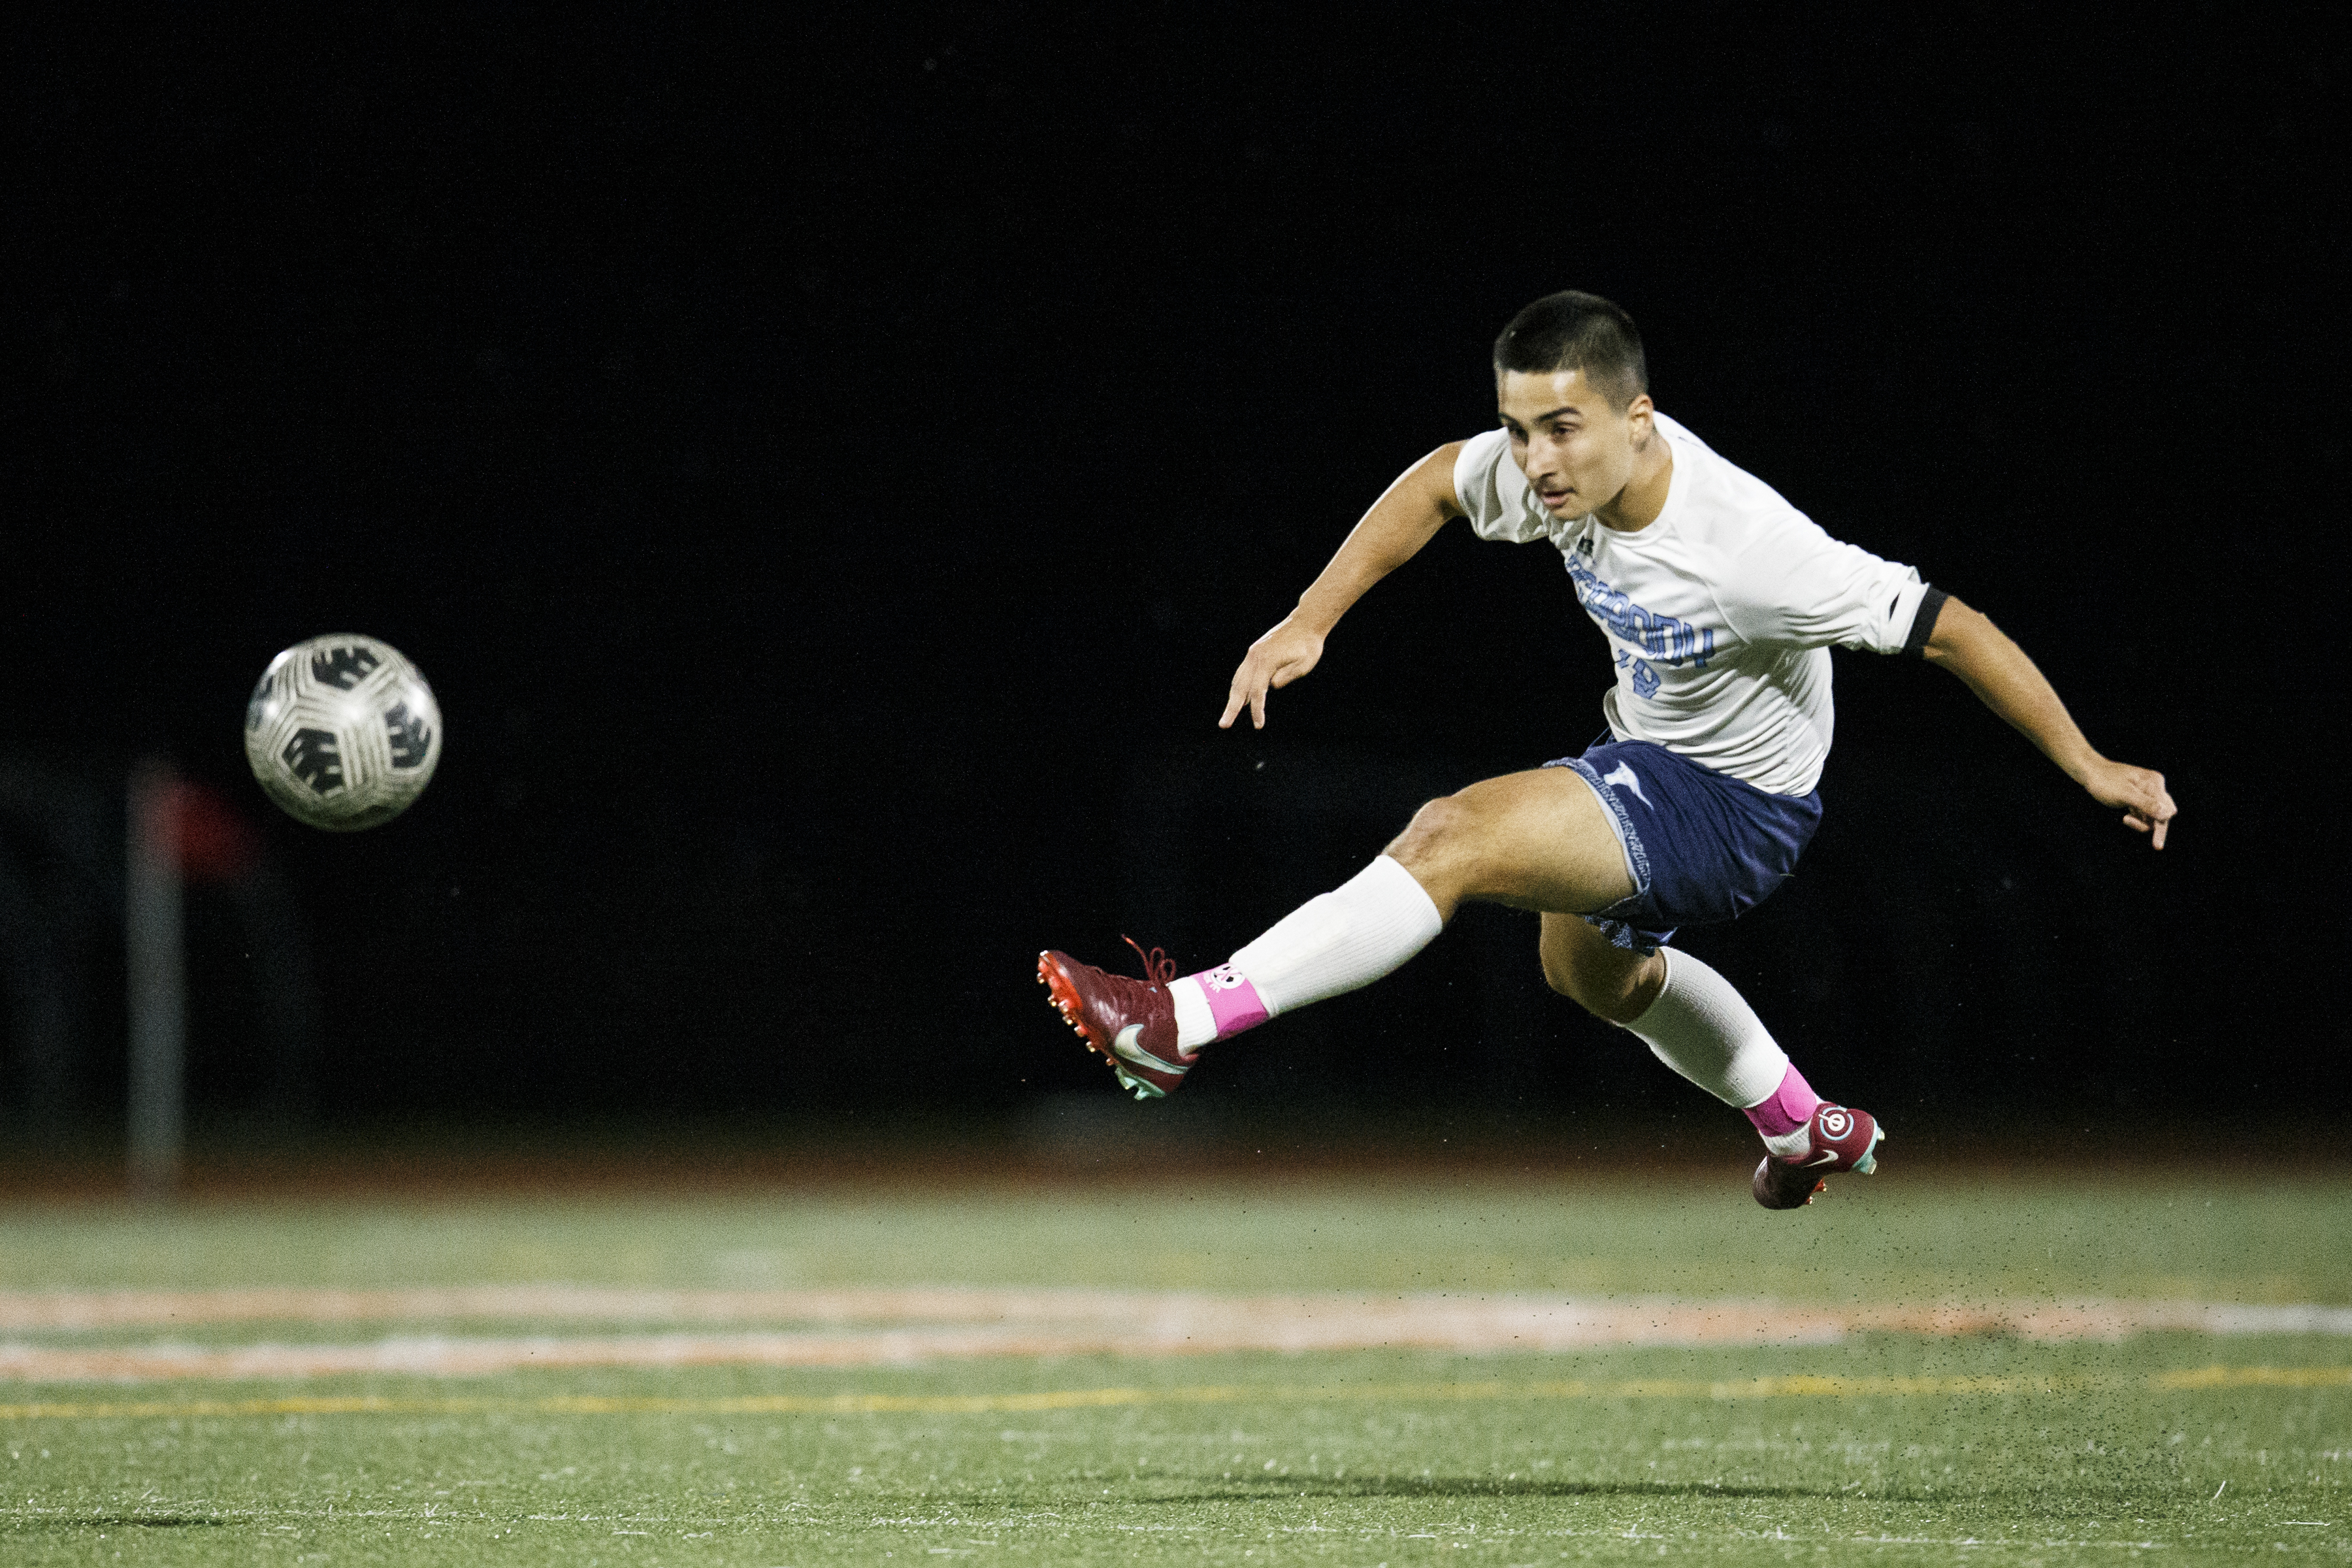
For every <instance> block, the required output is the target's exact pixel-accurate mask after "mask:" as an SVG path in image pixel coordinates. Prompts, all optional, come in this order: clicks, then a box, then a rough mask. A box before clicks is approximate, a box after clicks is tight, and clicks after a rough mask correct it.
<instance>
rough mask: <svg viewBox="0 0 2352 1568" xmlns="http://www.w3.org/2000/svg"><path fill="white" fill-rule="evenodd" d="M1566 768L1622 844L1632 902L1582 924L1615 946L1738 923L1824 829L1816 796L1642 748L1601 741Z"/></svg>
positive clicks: (1646, 947) (1648, 944)
mask: <svg viewBox="0 0 2352 1568" xmlns="http://www.w3.org/2000/svg"><path fill="white" fill-rule="evenodd" d="M1544 766H1546V767H1548V768H1574V769H1575V770H1576V771H1577V773H1578V775H1579V776H1580V777H1581V778H1582V779H1583V780H1584V782H1585V783H1586V784H1591V786H1592V793H1593V794H1595V795H1599V796H1600V797H1601V805H1605V806H1607V807H1608V808H1609V815H1610V816H1611V817H1612V820H1613V821H1614V823H1615V826H1616V828H1617V837H1618V838H1619V840H1620V841H1621V842H1622V843H1623V845H1624V846H1625V865H1626V868H1628V869H1629V870H1631V871H1632V872H1633V897H1632V898H1629V899H1621V900H1618V901H1617V902H1616V903H1613V904H1612V905H1610V906H1609V907H1608V908H1607V909H1605V910H1601V911H1600V912H1599V913H1598V914H1590V915H1587V916H1585V917H1584V918H1585V919H1586V920H1587V921H1591V923H1592V924H1593V925H1594V926H1596V927H1598V928H1599V929H1600V930H1601V931H1602V932H1603V933H1604V934H1606V935H1607V936H1608V938H1609V940H1610V941H1611V942H1614V943H1616V944H1617V945H1618V946H1619V947H1622V948H1630V949H1632V950H1633V952H1656V951H1657V949H1658V948H1660V947H1662V946H1664V944H1665V943H1666V942H1668V941H1670V940H1671V939H1672V938H1673V936H1674V934H1675V928H1676V927H1677V926H1685V925H1707V924H1710V923H1716V922H1720V921H1732V920H1738V918H1739V917H1740V916H1741V915H1744V914H1746V913H1747V912H1748V910H1752V909H1754V908H1755V907H1756V906H1757V905H1759V904H1760V903H1762V902H1763V901H1764V900H1766V899H1769V898H1770V897H1771V896H1772V894H1773V892H1774V891H1775V890H1776V889H1779V887H1780V884H1781V883H1783V882H1785V881H1787V880H1788V879H1790V877H1792V876H1794V875H1795V874H1796V870H1797V857H1798V856H1800V855H1801V854H1803V853H1804V849H1805V846H1806V845H1807V844H1810V843H1811V842H1812V837H1813V829H1815V828H1817V827H1819V826H1821V825H1822V792H1821V791H1820V790H1818V789H1817V790H1815V791H1813V793H1812V794H1811V795H1773V794H1771V793H1769V791H1765V790H1760V789H1758V788H1757V787H1756V786H1755V785H1754V784H1746V783H1743V782H1741V781H1740V780H1738V779H1736V778H1733V777H1732V776H1731V775H1730V774H1728V773H1717V772H1716V771H1715V770H1714V769H1713V768H1709V767H1703V766H1701V765H1700V764H1698V763H1694V762H1692V761H1690V760H1689V759H1688V758H1686V757H1680V756H1676V755H1675V753H1674V752H1670V751H1668V750H1666V749H1665V748H1664V746H1659V745H1654V744H1652V743H1651V742H1647V741H1618V740H1612V739H1611V738H1610V737H1608V736H1606V735H1603V736H1602V737H1601V739H1600V740H1599V741H1596V742H1593V743H1592V745H1591V746H1590V747H1589V748H1587V749H1586V751H1585V753H1584V755H1582V756H1580V757H1562V758H1560V759H1559V761H1558V762H1555V763H1545V764H1544Z"/></svg>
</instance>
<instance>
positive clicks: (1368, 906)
mask: <svg viewBox="0 0 2352 1568" xmlns="http://www.w3.org/2000/svg"><path fill="white" fill-rule="evenodd" d="M1444 929H1445V921H1444V920H1442V919H1441V918H1439V916H1438V913H1437V906H1436V905H1435V904H1433V903H1432V902H1431V901H1430V898H1429V895H1428V894H1427V893H1426V892H1424V891H1423V890H1422V886H1421V884H1420V883H1419V882H1416V881H1414V880H1413V878H1412V872H1410V871H1408V870H1406V869H1405V868H1403V867H1402V866H1401V865H1399V864H1398V863H1397V862H1396V861H1394V860H1391V859H1390V858H1388V857H1387V856H1385V855H1383V856H1381V857H1380V858H1378V859H1376V860H1374V861H1373V862H1372V863H1371V864H1370V865H1369V866H1367V867H1365V868H1363V869H1362V870H1360V871H1359V872H1357V873H1356V874H1355V876H1354V877H1352V878H1350V879H1349V880H1347V881H1346V882H1344V883H1342V884H1340V885H1339V887H1337V888H1334V889H1332V890H1331V891H1329V892H1328V893H1325V894H1324V895H1323V896H1322V897H1320V898H1316V899H1309V900H1307V902H1305V903H1303V904H1301V905H1299V906H1298V908H1297V909H1295V910H1291V911H1290V913H1288V914H1286V915H1285V916H1283V918H1282V919H1280V920H1279V921H1276V922H1275V923H1274V925H1273V926H1272V927H1270V928H1269V929H1268V930H1267V931H1266V933H1265V935H1264V936H1261V937H1259V938H1258V939H1257V940H1256V941H1255V942H1251V943H1250V944H1249V945H1248V946H1247V947H1244V948H1243V949H1242V950H1241V951H1240V952H1236V953H1234V956H1233V967H1234V969H1236V970H1239V971H1240V972H1241V973H1242V974H1243V975H1244V977H1245V978H1246V979H1247V980H1248V982H1249V984H1251V985H1253V986H1255V987H1256V991H1257V999H1258V1001H1259V1002H1260V1003H1261V1004H1262V1005H1264V1006H1265V1016H1267V1017H1269V1018H1271V1017H1276V1016H1279V1015H1281V1014H1284V1013H1287V1012H1289V1011H1290V1010H1291V1009H1293V1008H1295V1007H1304V1006H1306V1005H1307V1004H1308V1003H1310V1002H1320V1001H1322V1000H1323V999H1324V998H1326V997H1328V996H1337V995H1339V994H1340V993H1341V992H1343V991H1353V990H1356V989H1357V988H1359V987H1360V986H1365V985H1370V984H1371V983H1372V982H1373V981H1375V980H1378V979H1379V978H1380V977H1381V975H1383V974H1386V973H1389V972H1390V971H1391V970H1392V969H1395V968H1397V967H1398V966H1399V965H1401V964H1402V963H1404V961H1405V960H1407V959H1409V958H1411V957H1412V955H1413V954H1414V953H1416V952H1420V951H1421V950H1422V949H1423V948H1424V947H1427V946H1428V945H1429V943H1430V941H1431V939H1433V937H1435V936H1436V935H1437V933H1438V932H1439V931H1443V930H1444ZM1171 990H1173V991H1174V993H1175V1000H1176V1031H1177V1033H1176V1044H1177V1047H1178V1048H1179V1049H1181V1050H1187V1051H1190V1050H1197V1049H1199V1048H1200V1047H1202V1046H1204V1045H1207V1044H1208V1043H1209V1042H1210V1041H1211V1040H1213V1039H1214V1038H1216V1026H1215V1024H1214V1022H1213V1019H1212V1018H1211V1016H1210V1011H1209V1005H1208V1003H1207V1002H1206V1001H1205V1000H1204V999H1203V998H1202V995H1201V994H1200V991H1199V988H1198V986H1197V985H1193V986H1187V985H1185V984H1184V983H1183V982H1181V981H1180V982H1178V983H1177V984H1176V985H1175V986H1173V987H1171ZM1188 993H1189V994H1188Z"/></svg>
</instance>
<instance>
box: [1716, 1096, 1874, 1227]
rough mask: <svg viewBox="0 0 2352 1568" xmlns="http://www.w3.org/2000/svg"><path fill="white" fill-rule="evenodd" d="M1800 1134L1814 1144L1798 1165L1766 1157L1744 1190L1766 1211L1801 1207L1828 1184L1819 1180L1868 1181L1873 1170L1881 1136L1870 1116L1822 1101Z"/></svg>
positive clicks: (1793, 1161) (1863, 1111)
mask: <svg viewBox="0 0 2352 1568" xmlns="http://www.w3.org/2000/svg"><path fill="white" fill-rule="evenodd" d="M1805 1131H1806V1132H1807V1133H1808V1134H1809V1135H1810V1136H1811V1139H1812V1141H1813V1147H1812V1152H1811V1153H1809V1154H1807V1155H1805V1156H1804V1157H1803V1158H1802V1159H1799V1160H1782V1159H1780V1158H1777V1157H1776V1156H1774V1155H1770V1154H1767V1155H1765V1156H1764V1163H1762V1164H1760V1165H1759V1166H1757V1167H1756V1179H1755V1181H1754V1182H1752V1183H1750V1184H1749V1186H1750V1189H1751V1190H1752V1191H1753V1192H1754V1193H1755V1194H1756V1201H1757V1202H1758V1203H1759V1204H1762V1205H1764V1206H1765V1207H1766V1208H1768V1209H1801V1208H1803V1207H1804V1206H1805V1205H1807V1204H1809V1203H1811V1202H1812V1201H1813V1194H1815V1193H1818V1192H1820V1191H1821V1190H1822V1188H1823V1187H1825V1186H1827V1185H1828V1183H1827V1182H1825V1181H1823V1180H1822V1177H1824V1176H1834V1175H1836V1174H1837V1173H1839V1172H1841V1171H1852V1172H1853V1173H1855V1174H1857V1175H1864V1176H1867V1175H1871V1174H1874V1173H1875V1172H1876V1171H1877V1169H1878V1145H1879V1143H1880V1142H1881V1141H1882V1140H1884V1139H1885V1136H1886V1134H1885V1132H1883V1131H1880V1130H1879V1126H1878V1119H1877V1118H1876V1117H1874V1116H1873V1115H1871V1113H1870V1112H1869V1111H1867V1110H1854V1109H1853V1108H1852V1107H1851V1106H1844V1105H1832V1104H1831V1103H1830V1102H1829V1101H1827V1100H1823V1101H1822V1103H1821V1104H1819V1105H1817V1106H1815V1107H1813V1114H1812V1116H1811V1119H1810V1120H1809V1121H1806V1123H1805Z"/></svg>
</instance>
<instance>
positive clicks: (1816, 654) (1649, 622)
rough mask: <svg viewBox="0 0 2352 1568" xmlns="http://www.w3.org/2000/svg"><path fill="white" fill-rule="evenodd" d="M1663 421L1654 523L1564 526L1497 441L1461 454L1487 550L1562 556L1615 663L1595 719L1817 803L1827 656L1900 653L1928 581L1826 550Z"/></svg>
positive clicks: (1774, 499)
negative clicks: (1665, 478) (1664, 475)
mask: <svg viewBox="0 0 2352 1568" xmlns="http://www.w3.org/2000/svg"><path fill="white" fill-rule="evenodd" d="M1654 420H1655V425H1656V428H1657V430H1658V432H1659V433H1660V434H1661V435H1663V436H1664V437H1665V438H1666V439H1667V440H1668V441H1669V442H1671V443H1672V444H1673V445H1672V450H1673V454H1674V459H1675V468H1674V477H1673V479H1672V480H1671V481H1670V482H1669V484H1668V487H1667V490H1666V504H1665V508H1664V510H1662V511H1660V512H1659V513H1658V516H1657V520H1656V521H1654V522H1652V523H1651V524H1650V525H1649V526H1648V527H1647V528H1643V529H1639V530H1637V531H1633V532H1631V533H1627V532H1621V531H1618V530H1615V529H1612V528H1606V527H1603V526H1602V525H1601V523H1600V521H1597V520H1596V519H1594V518H1592V517H1591V516H1590V515H1587V516H1584V517H1580V518H1573V519H1560V518H1554V517H1553V516H1552V515H1551V514H1550V513H1549V512H1548V511H1546V510H1544V507H1543V503H1542V502H1541V501H1539V500H1537V499H1536V497H1535V494H1534V492H1533V491H1532V490H1531V489H1529V488H1528V480H1527V476H1526V475H1525V474H1523V473H1521V472H1520V471H1519V466H1518V464H1517V463H1516V462H1514V461H1512V459H1511V447H1510V437H1509V435H1508V433H1507V432H1506V431H1502V430H1489V431H1487V432H1486V434H1484V435H1482V436H1477V437H1473V438H1471V439H1470V440H1468V441H1465V442H1464V443H1463V446H1462V456H1461V457H1460V458H1459V459H1458V460H1456V462H1455V463H1454V494H1455V495H1456V496H1457V497H1459V498H1460V500H1461V502H1462V509H1463V510H1464V511H1465V512H1467V513H1468V514H1469V517H1470V526H1471V527H1472V528H1474V529H1475V530H1476V531H1477V532H1478V537H1480V538H1481V539H1499V540H1506V541H1508V542H1512V543H1515V544H1524V543H1528V542H1532V541H1534V540H1538V539H1548V540H1549V541H1551V542H1552V543H1553V544H1554V545H1555V546H1556V547H1558V549H1559V552H1560V555H1561V557H1562V558H1563V559H1564V560H1565V561H1566V562H1567V563H1568V574H1569V576H1570V578H1571V579H1573V580H1574V582H1575V584H1576V596H1577V598H1578V600H1579V601H1580V602H1581V603H1582V604H1583V605H1584V609H1585V613H1586V614H1587V615H1589V616H1591V617H1592V621H1593V624H1594V625H1595V626H1599V627H1600V628H1601V632H1602V634H1603V635H1604V636H1606V637H1608V639H1609V647H1610V651H1611V652H1612V654H1613V655H1614V656H1615V657H1616V660H1617V685H1616V687H1615V689H1613V690H1612V691H1611V692H1610V693H1609V695H1608V697H1607V698H1606V699H1604V700H1602V702H1601V710H1602V711H1603V712H1604V713H1605V714H1607V716H1608V719H1609V728H1610V731H1611V732H1612V733H1613V734H1614V735H1615V736H1616V737H1617V739H1619V740H1621V741H1650V742H1655V743H1656V744H1658V745H1661V746H1664V747H1665V748H1666V749H1667V750H1668V751H1670V752H1677V753H1679V754H1680V755H1682V756H1685V757H1688V758H1690V759H1691V761H1693V762H1695V763H1702V764H1704V765H1705V766H1707V767H1710V768H1713V769H1715V770H1716V771H1717V773H1729V774H1730V775H1731V776H1732V777H1734V778H1736V779H1744V780H1746V781H1747V782H1748V783H1749V784H1754V785H1755V786H1756V787H1757V788H1759V789H1761V790H1769V791H1770V792H1771V793H1772V794H1774V795H1809V794H1811V792H1812V789H1813V786H1814V785H1815V784H1818V783H1819V782H1820V780H1821V776H1822V764H1823V763H1826V762H1827V761H1828V760H1829V754H1830V733H1831V730H1832V725H1833V722H1834V718H1835V710H1834V708H1833V706H1832V702H1831V700H1830V655H1829V648H1830V645H1831V644H1832V643H1836V644H1839V645H1841V646H1843V647H1862V648H1869V649H1871V650H1872V651H1873V652H1876V653H1900V652H1901V651H1903V647H1904V645H1905V642H1906V638H1907V637H1909V636H1910V633H1911V624H1912V621H1913V619H1914V618H1915V617H1916V616H1917V615H1918V612H1919V602H1920V600H1921V599H1922V598H1923V597H1924V596H1925V595H1926V594H1927V585H1926V584H1924V583H1922V582H1921V581H1920V580H1919V574H1918V573H1917V572H1916V571H1914V570H1913V569H1912V568H1910V567H1908V566H1904V565H1898V564H1896V563H1894V562H1891V561H1882V560H1880V559H1879V558H1878V557H1877V556H1875V555H1873V554H1871V553H1870V552H1868V551H1866V550H1861V549H1857V548H1856V547H1855V546H1853V545H1851V544H1842V543H1840V542H1838V541H1836V540H1834V539H1832V538H1831V537H1830V536H1829V535H1828V534H1827V533H1824V532H1823V531H1822V528H1821V525H1820V524H1818V523H1816V522H1814V521H1812V520H1811V518H1809V517H1807V516H1806V515H1805V514H1804V513H1803V512H1801V511H1799V510H1797V509H1796V508H1795V507H1792V506H1790V504H1789V503H1788V502H1787V501H1785V500H1781V499H1780V493H1779V492H1778V491H1776V490H1774V489H1772V487H1771V486H1769V485H1768V484H1765V483H1764V482H1763V481H1762V480H1761V479H1757V478H1755V477H1754V476H1753V475H1751V474H1748V473H1746V472H1744V471H1742V470H1741V469H1739V468H1735V467H1734V466H1733V465H1732V464H1730V463H1728V462H1727V461H1725V460H1724V459H1723V458H1720V457H1718V456H1717V454H1716V453H1715V452H1714V451H1713V450H1712V449H1710V448H1709V447H1707V445H1706V442H1704V441H1701V440H1700V439H1699V438H1698V437H1696V436H1694V435H1692V434H1691V433H1690V432H1689V431H1688V430H1685V429H1684V428H1683V427H1682V426H1680V425H1677V424H1676V423H1675V421H1673V420H1671V419H1669V418H1667V417H1666V416H1664V415H1663V414H1661V415H1657V416H1654Z"/></svg>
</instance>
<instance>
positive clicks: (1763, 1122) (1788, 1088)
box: [1747, 1062, 1822, 1138]
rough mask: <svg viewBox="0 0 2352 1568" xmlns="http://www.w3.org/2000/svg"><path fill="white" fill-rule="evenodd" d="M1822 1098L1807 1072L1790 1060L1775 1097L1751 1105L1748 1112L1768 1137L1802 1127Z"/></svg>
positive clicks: (1773, 1095)
mask: <svg viewBox="0 0 2352 1568" xmlns="http://www.w3.org/2000/svg"><path fill="white" fill-rule="evenodd" d="M1821 1102H1822V1097H1821V1096H1820V1095H1818V1094H1815V1093H1814V1092H1813V1086H1812V1085H1811V1084H1809V1083H1807V1082H1806V1081H1805V1075H1804V1074H1803V1073H1801V1072H1799V1071H1798V1070H1797V1065H1796V1064H1795V1063H1794V1062H1791V1063H1790V1064H1789V1070H1788V1071H1787V1072H1786V1073H1784V1074H1783V1075H1782V1076H1781V1079H1780V1088H1778V1089H1774V1090H1773V1091H1772V1097H1771V1098H1770V1099H1769V1100H1765V1101H1764V1102H1763V1103H1761V1104H1759V1105H1751V1106H1749V1107H1748V1111H1747V1116H1748V1121H1751V1122H1753V1123H1755V1126H1756V1131H1759V1132H1761V1133H1762V1134H1764V1136H1765V1137H1767V1138H1779V1137H1781V1136H1782V1135H1784V1134H1786V1133H1790V1132H1794V1131H1796V1130H1797V1129H1798V1128H1800V1127H1802V1126H1803V1125H1804V1124H1805V1123H1806V1121H1809V1120H1810V1119H1811V1116H1812V1114H1813V1108H1814V1107H1816V1106H1818V1105H1820V1104H1821Z"/></svg>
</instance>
